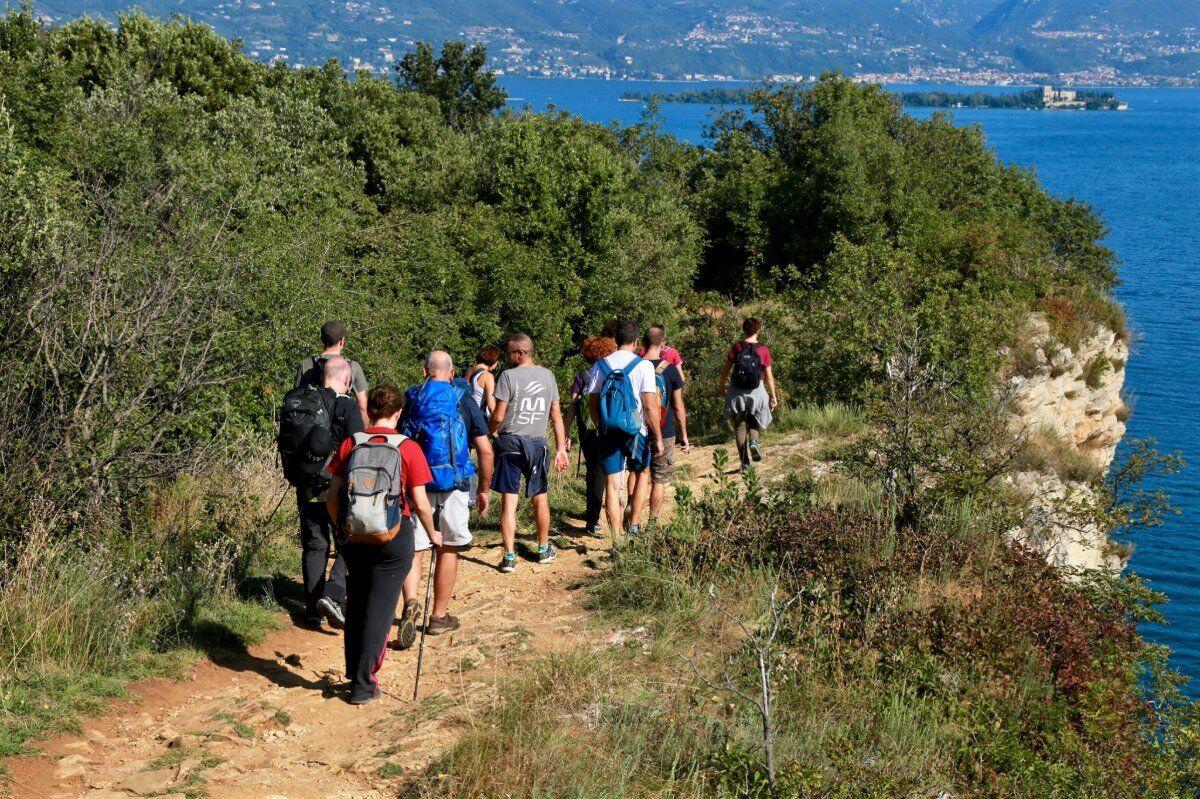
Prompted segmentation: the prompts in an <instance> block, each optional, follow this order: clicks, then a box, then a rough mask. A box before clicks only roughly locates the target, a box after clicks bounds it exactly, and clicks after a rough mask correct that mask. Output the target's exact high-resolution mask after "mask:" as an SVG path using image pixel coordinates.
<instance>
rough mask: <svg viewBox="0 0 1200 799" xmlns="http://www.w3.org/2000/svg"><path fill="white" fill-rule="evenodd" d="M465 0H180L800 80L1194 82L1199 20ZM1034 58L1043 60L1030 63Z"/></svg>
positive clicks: (328, 34) (228, 14)
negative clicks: (507, 17)
mask: <svg viewBox="0 0 1200 799" xmlns="http://www.w3.org/2000/svg"><path fill="white" fill-rule="evenodd" d="M463 2H464V3H465V5H464V6H463V8H462V9H460V10H459V11H460V12H461V13H457V14H456V13H452V11H451V10H447V8H446V7H443V6H441V5H438V4H434V3H432V0H411V2H406V3H405V4H403V5H399V4H395V3H393V2H391V1H390V0H384V2H377V1H376V0H347V2H344V3H343V2H330V3H327V4H300V5H299V6H297V5H296V4H291V3H285V2H284V0H278V3H277V2H276V0H189V2H188V3H187V10H186V13H187V15H188V16H189V17H191V18H192V19H195V20H197V21H201V22H206V23H208V24H210V25H212V26H213V27H214V28H216V29H217V30H218V31H219V32H221V33H223V34H225V35H230V36H238V37H240V38H241V39H242V41H243V43H244V47H245V50H246V52H247V54H248V55H250V56H251V57H254V58H258V59H261V60H263V61H267V62H275V61H280V60H282V61H286V62H287V63H288V64H290V65H292V66H314V65H320V64H322V63H324V62H325V61H326V60H327V59H329V58H337V59H339V60H340V61H341V63H342V64H343V65H345V66H346V67H348V68H349V69H351V70H367V71H371V72H375V73H378V74H384V73H387V72H390V71H391V70H392V69H393V67H394V65H395V63H396V61H397V60H398V59H399V58H400V57H401V56H403V54H404V53H405V52H407V51H408V50H410V49H412V47H413V46H414V45H415V43H416V42H417V41H429V42H433V43H435V44H439V43H440V42H442V41H445V40H447V39H461V40H465V41H467V42H469V43H479V44H483V45H486V46H487V48H488V54H489V57H490V65H491V67H492V68H493V69H494V70H495V71H496V72H497V73H499V74H502V75H512V76H523V77H547V78H600V79H609V80H620V79H640V80H678V81H733V80H759V79H769V80H776V81H786V82H797V81H806V80H811V79H812V78H813V77H815V76H816V75H817V74H818V73H820V72H823V71H825V70H829V69H840V70H841V71H842V72H843V73H844V74H847V75H850V76H853V77H855V78H857V79H859V80H862V81H871V82H879V83H892V84H911V83H940V84H959V85H961V84H967V85H1001V86H1031V85H1047V84H1052V85H1055V86H1061V87H1075V86H1190V85H1200V69H1198V68H1197V65H1200V28H1198V27H1197V25H1196V22H1200V21H1195V22H1192V23H1185V26H1184V27H1176V28H1175V29H1173V30H1165V29H1163V30H1160V29H1158V28H1149V29H1140V27H1134V26H1131V25H1130V24H1126V23H1117V22H1105V21H1103V20H1102V21H1100V22H1097V23H1094V25H1095V26H1093V27H1081V28H1070V29H1061V30H1057V29H1051V28H1049V27H1046V26H1035V27H1033V28H1031V29H1027V30H1023V31H1022V32H1021V33H1020V35H1019V37H1018V38H1014V37H1013V35H1012V34H1010V33H1005V34H1003V35H1000V34H997V35H996V36H993V37H992V38H990V39H984V38H978V37H976V38H970V37H968V36H967V35H966V34H964V33H963V32H962V30H957V31H955V30H952V29H951V28H952V27H953V26H952V23H951V21H948V20H944V19H938V18H929V19H923V20H921V22H922V24H923V25H925V27H924V28H911V27H910V28H909V29H905V30H899V29H893V28H891V27H889V26H888V25H886V24H882V23H880V22H879V21H871V20H869V19H862V20H859V19H854V20H849V21H847V20H843V21H842V22H837V21H831V22H820V23H817V22H815V21H814V22H812V23H811V24H809V23H808V22H805V21H804V20H820V19H823V18H824V16H826V15H825V14H824V12H823V11H822V9H821V8H818V7H817V6H819V5H820V4H817V6H813V7H812V8H808V9H807V10H804V9H801V10H796V9H792V10H790V11H789V12H788V15H789V16H787V17H785V16H781V15H776V14H771V13H756V12H752V11H748V10H745V9H740V10H739V9H736V8H734V7H727V8H719V7H717V5H719V4H714V6H713V7H712V8H711V9H709V10H708V11H706V12H705V13H704V14H703V16H702V18H701V19H700V20H699V21H696V20H695V14H694V13H692V12H686V9H683V8H682V7H681V8H680V9H678V10H671V11H664V12H663V14H661V15H659V16H660V17H661V18H659V17H655V18H651V19H646V18H644V14H642V15H641V16H638V14H639V13H640V12H638V10H637V9H638V8H641V6H639V5H638V4H636V3H631V4H629V6H621V5H619V4H618V5H617V6H614V7H612V8H611V11H610V12H606V17H612V18H611V19H608V18H604V19H600V20H596V19H593V18H592V16H594V15H591V16H589V14H585V13H584V12H586V11H587V8H591V7H592V6H594V5H595V4H594V3H593V4H592V6H587V3H586V2H584V3H582V4H581V2H580V0H572V2H570V3H566V4H563V3H559V4H546V5H545V6H536V7H535V6H531V7H530V9H529V15H530V16H529V19H526V20H524V24H525V27H523V28H516V27H514V26H513V25H511V24H500V11H499V10H496V9H493V8H492V7H491V6H489V5H487V4H485V3H482V0H463ZM137 6H138V7H139V8H141V9H143V10H145V11H146V12H147V13H150V14H152V15H157V16H169V15H170V14H172V13H174V12H176V11H178V9H179V4H178V2H177V0H143V1H142V2H139V3H138V4H137ZM285 6H286V8H285ZM585 6H587V8H585ZM37 7H38V10H39V13H40V15H41V16H42V18H43V19H45V20H46V21H48V22H56V23H62V22H66V21H69V20H70V19H72V18H74V17H75V16H78V15H80V14H93V15H96V14H97V13H100V14H101V15H103V16H105V17H106V18H115V11H116V10H118V9H120V8H123V7H124V6H123V5H122V4H120V3H119V2H117V0H47V1H46V2H38V3H37ZM109 9H112V10H113V11H112V12H111V13H105V12H107V11H108V10H109ZM889 10H890V9H889ZM896 11H897V12H898V11H899V9H896ZM468 12H469V13H468ZM685 12H686V13H685ZM843 13H846V12H843ZM912 13H914V14H915V13H917V12H916V11H913V12H912ZM926 13H932V12H926ZM689 14H690V16H689ZM781 14H782V12H781ZM454 16H459V17H462V18H466V17H470V18H472V19H477V20H487V19H488V18H489V17H495V18H496V21H497V24H470V25H464V24H461V23H458V24H456V22H455V20H454V18H453V17H454ZM843 23H845V24H843ZM958 23H961V20H958V21H957V22H955V23H954V24H958ZM914 24H915V23H914ZM1088 24H1089V25H1093V23H1088ZM567 26H574V27H567ZM1141 27H1148V26H1141ZM613 31H616V32H615V33H614V32H613ZM628 31H636V34H635V33H629V32H628ZM1030 53H1032V54H1033V55H1028V54H1030ZM1022 54H1025V55H1022ZM1026 63H1038V64H1042V65H1046V67H1045V68H1044V69H1038V70H1031V69H1028V68H1026V67H1025V66H1024V64H1026ZM1085 64H1086V65H1088V66H1079V65H1085ZM1053 102H1055V103H1058V102H1067V103H1069V102H1072V101H1065V100H1064V101H1057V100H1056V101H1053ZM1053 107H1059V106H1057V105H1055V106H1053ZM1064 107H1065V106H1064Z"/></svg>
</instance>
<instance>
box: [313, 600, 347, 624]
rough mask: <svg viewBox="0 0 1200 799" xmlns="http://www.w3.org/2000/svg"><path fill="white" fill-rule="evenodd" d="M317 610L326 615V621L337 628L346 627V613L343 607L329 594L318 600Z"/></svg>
mask: <svg viewBox="0 0 1200 799" xmlns="http://www.w3.org/2000/svg"><path fill="white" fill-rule="evenodd" d="M317 611H318V612H319V613H320V614H321V615H322V616H324V617H325V621H326V622H328V623H329V626H330V627H332V628H333V629H335V630H344V629H346V615H345V614H344V613H342V607H341V605H339V604H338V603H336V602H334V601H333V600H332V599H330V598H329V597H327V596H323V597H321V598H320V599H318V600H317Z"/></svg>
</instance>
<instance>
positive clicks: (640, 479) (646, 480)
mask: <svg viewBox="0 0 1200 799" xmlns="http://www.w3.org/2000/svg"><path fill="white" fill-rule="evenodd" d="M635 476H636V478H637V481H636V482H635V483H634V484H633V496H632V498H630V500H629V501H630V503H631V504H632V505H633V513H631V514H629V523H630V524H637V523H638V520H639V519H641V518H642V508H644V507H645V506H646V489H647V488H649V486H650V470H649V469H646V470H645V471H641V472H637V473H636V475H635Z"/></svg>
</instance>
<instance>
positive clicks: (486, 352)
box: [475, 344, 500, 366]
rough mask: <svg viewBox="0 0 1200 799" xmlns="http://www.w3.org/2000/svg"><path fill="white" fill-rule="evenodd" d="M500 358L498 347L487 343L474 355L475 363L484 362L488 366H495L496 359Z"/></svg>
mask: <svg viewBox="0 0 1200 799" xmlns="http://www.w3.org/2000/svg"><path fill="white" fill-rule="evenodd" d="M498 360H500V348H499V347H493V346H492V345H491V344H489V345H487V346H486V347H484V348H483V349H481V350H480V351H479V353H478V354H477V355H476V356H475V362H476V363H486V364H487V365H488V366H495V365H496V361H498Z"/></svg>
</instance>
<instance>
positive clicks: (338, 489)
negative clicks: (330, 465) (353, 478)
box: [325, 474, 343, 530]
mask: <svg viewBox="0 0 1200 799" xmlns="http://www.w3.org/2000/svg"><path fill="white" fill-rule="evenodd" d="M342 482H343V481H342V476H341V475H340V474H335V475H333V477H332V478H331V479H330V480H329V489H328V492H327V493H326V494H325V510H327V511H329V518H330V520H332V522H333V529H334V530H337V529H338V528H339V522H338V519H339V518H340V517H339V513H340V512H341V504H342Z"/></svg>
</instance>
